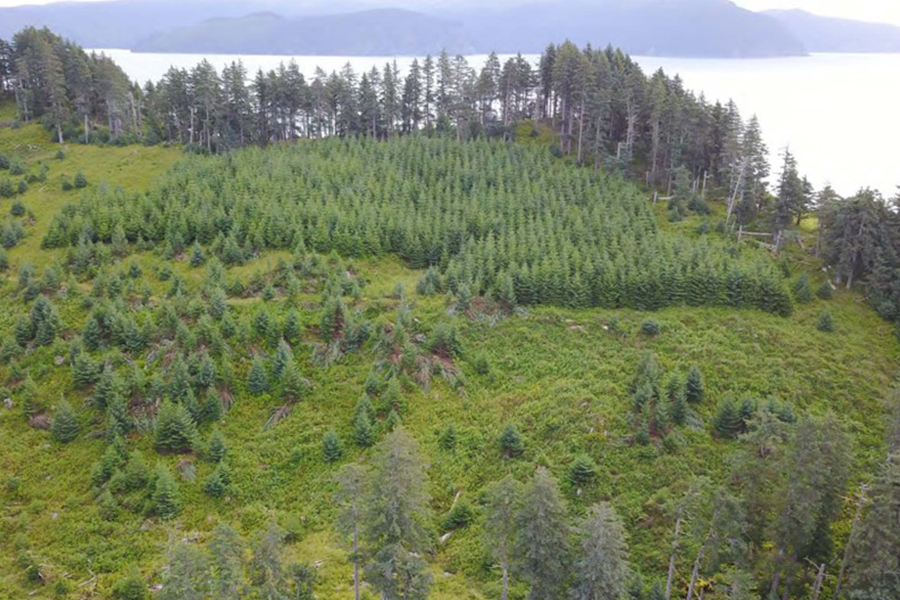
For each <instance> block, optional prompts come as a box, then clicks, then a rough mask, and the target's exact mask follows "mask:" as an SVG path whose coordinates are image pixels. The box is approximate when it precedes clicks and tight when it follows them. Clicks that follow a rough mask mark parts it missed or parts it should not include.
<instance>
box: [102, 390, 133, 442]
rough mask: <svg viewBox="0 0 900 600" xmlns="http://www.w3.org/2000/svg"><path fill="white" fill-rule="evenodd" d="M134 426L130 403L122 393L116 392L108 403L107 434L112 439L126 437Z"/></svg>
mask: <svg viewBox="0 0 900 600" xmlns="http://www.w3.org/2000/svg"><path fill="white" fill-rule="evenodd" d="M132 427H133V421H132V418H131V415H129V414H128V404H127V403H126V401H125V398H123V397H122V395H121V394H118V393H114V394H113V395H112V397H111V398H110V399H109V400H108V401H107V404H106V435H107V437H108V438H110V439H115V438H117V437H120V438H121V437H125V436H126V435H128V432H129V431H131V428H132Z"/></svg>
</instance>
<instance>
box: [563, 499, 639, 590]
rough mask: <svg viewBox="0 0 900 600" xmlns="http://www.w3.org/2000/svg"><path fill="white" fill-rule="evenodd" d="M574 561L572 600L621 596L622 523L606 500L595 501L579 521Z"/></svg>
mask: <svg viewBox="0 0 900 600" xmlns="http://www.w3.org/2000/svg"><path fill="white" fill-rule="evenodd" d="M578 531H579V532H580V538H581V539H580V540H579V548H578V558H577V559H576V561H575V568H574V571H575V584H574V586H573V588H572V598H573V599H574V600H606V599H607V598H621V597H623V595H624V593H625V589H626V584H627V580H628V547H627V543H626V541H625V526H624V525H623V524H622V521H621V519H619V516H618V515H617V514H616V511H615V509H613V507H612V506H610V505H609V504H608V503H605V502H604V503H601V504H595V505H594V506H592V507H591V508H590V510H589V511H588V514H587V516H585V518H584V519H583V520H582V522H581V525H580V527H579V528H578Z"/></svg>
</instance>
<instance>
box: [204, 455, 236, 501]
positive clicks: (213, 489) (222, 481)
mask: <svg viewBox="0 0 900 600" xmlns="http://www.w3.org/2000/svg"><path fill="white" fill-rule="evenodd" d="M230 483H231V474H230V471H229V469H228V465H227V463H224V462H220V463H218V464H217V465H216V468H215V469H213V472H212V473H210V474H209V477H207V478H206V480H205V481H204V482H203V491H204V492H205V493H206V495H207V496H211V497H213V498H221V497H222V496H224V495H225V492H227V491H228V485H229V484H230Z"/></svg>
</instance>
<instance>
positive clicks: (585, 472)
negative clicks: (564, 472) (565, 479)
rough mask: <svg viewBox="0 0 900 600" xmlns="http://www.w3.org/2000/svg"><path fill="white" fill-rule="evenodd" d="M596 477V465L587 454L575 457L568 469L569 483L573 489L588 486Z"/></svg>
mask: <svg viewBox="0 0 900 600" xmlns="http://www.w3.org/2000/svg"><path fill="white" fill-rule="evenodd" d="M596 476H597V464H596V463H595V462H594V461H593V459H591V457H590V456H588V455H587V454H580V455H578V456H576V457H575V460H573V461H572V464H571V466H570V467H569V481H570V482H571V483H572V485H574V486H575V487H582V486H585V485H588V484H589V483H591V482H592V481H594V477H596Z"/></svg>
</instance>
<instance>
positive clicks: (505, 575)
mask: <svg viewBox="0 0 900 600" xmlns="http://www.w3.org/2000/svg"><path fill="white" fill-rule="evenodd" d="M508 596H509V569H508V568H507V566H506V565H505V564H504V565H503V592H502V593H501V594H500V600H506V599H507V597H508ZM357 600H358V599H357Z"/></svg>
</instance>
